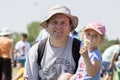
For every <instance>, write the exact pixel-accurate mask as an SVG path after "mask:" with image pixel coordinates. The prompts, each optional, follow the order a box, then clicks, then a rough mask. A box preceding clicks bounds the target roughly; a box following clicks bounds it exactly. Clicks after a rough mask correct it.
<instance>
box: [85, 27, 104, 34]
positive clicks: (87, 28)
mask: <svg viewBox="0 0 120 80" xmlns="http://www.w3.org/2000/svg"><path fill="white" fill-rule="evenodd" d="M89 29H92V30H94V31H96V32H97V33H99V34H101V35H103V33H102V32H100V31H99V30H97V29H95V28H92V27H86V28H85V29H84V31H86V30H89Z"/></svg>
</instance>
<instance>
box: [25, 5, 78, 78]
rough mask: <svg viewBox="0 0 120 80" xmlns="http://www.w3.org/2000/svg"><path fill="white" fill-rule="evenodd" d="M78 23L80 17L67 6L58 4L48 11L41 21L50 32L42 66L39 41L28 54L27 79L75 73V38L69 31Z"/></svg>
mask: <svg viewBox="0 0 120 80" xmlns="http://www.w3.org/2000/svg"><path fill="white" fill-rule="evenodd" d="M77 25H78V18H77V17H76V16H74V15H71V12H70V9H69V8H67V7H66V6H63V5H56V6H53V7H52V8H51V9H50V10H49V11H48V15H47V17H46V18H45V19H44V20H43V21H42V22H41V26H42V27H44V28H45V29H46V30H47V31H48V33H49V34H50V36H49V37H48V39H47V42H46V45H45V50H44V54H43V57H42V60H41V63H40V64H41V68H40V66H39V65H38V64H37V58H38V53H37V50H38V45H39V43H36V44H35V45H34V46H32V48H31V49H30V50H29V52H28V55H27V59H26V63H25V72H24V77H25V79H26V80H39V78H40V80H58V78H59V76H60V75H61V74H62V73H68V74H70V73H71V74H73V73H74V71H75V65H76V64H75V61H74V59H73V55H72V43H73V38H72V37H70V36H69V33H70V32H71V31H73V30H74V29H75V28H76V27H77ZM78 53H79V52H78ZM67 76H69V75H67ZM63 80H64V79H63Z"/></svg>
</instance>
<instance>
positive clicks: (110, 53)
mask: <svg viewBox="0 0 120 80" xmlns="http://www.w3.org/2000/svg"><path fill="white" fill-rule="evenodd" d="M119 53H120V42H118V44H115V45H112V46H110V47H108V48H107V49H106V50H105V51H104V52H103V55H102V58H103V62H102V65H103V66H102V71H104V73H103V74H105V80H113V75H114V70H115V69H116V68H115V59H116V57H117V55H118V54H119Z"/></svg>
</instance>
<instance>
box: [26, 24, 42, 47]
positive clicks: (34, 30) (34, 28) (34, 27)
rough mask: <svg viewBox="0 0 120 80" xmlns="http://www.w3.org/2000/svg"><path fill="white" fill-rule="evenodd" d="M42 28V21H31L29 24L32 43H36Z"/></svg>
mask: <svg viewBox="0 0 120 80" xmlns="http://www.w3.org/2000/svg"><path fill="white" fill-rule="evenodd" d="M42 29H43V28H42V27H41V26H40V22H31V23H30V24H28V26H27V30H28V41H29V42H30V43H31V45H33V44H34V43H35V39H36V37H37V36H38V34H39V32H40V30H42Z"/></svg>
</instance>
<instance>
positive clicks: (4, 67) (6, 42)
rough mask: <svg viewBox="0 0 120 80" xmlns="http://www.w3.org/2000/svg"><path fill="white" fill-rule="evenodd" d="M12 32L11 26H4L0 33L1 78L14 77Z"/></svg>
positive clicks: (5, 79) (4, 79)
mask: <svg viewBox="0 0 120 80" xmlns="http://www.w3.org/2000/svg"><path fill="white" fill-rule="evenodd" d="M11 34H12V32H11V30H10V29H9V28H3V29H2V31H1V33H0V36H1V37H0V80H11V78H12V68H11V63H13V62H14V59H13V53H12V47H13V42H12V39H11Z"/></svg>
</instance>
